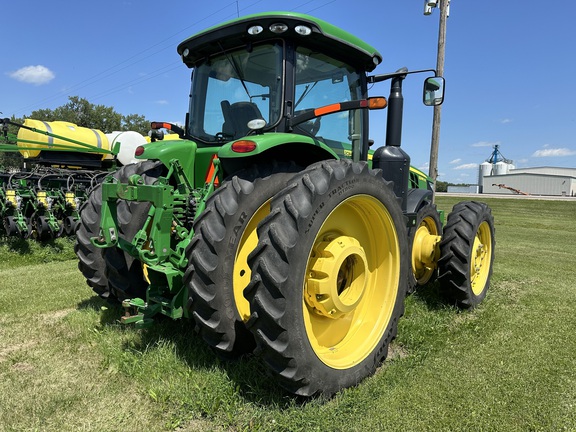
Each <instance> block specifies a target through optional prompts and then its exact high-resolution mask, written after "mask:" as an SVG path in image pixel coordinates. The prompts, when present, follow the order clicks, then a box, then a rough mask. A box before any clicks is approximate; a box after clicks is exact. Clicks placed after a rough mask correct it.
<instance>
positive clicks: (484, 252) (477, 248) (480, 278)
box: [470, 222, 492, 295]
mask: <svg viewBox="0 0 576 432" xmlns="http://www.w3.org/2000/svg"><path fill="white" fill-rule="evenodd" d="M491 263H492V232H491V231H490V225H488V222H482V223H481V224H480V226H479V227H478V231H477V232H476V236H475V237H474V245H473V246H472V256H471V259H470V286H471V287H472V292H473V293H474V295H480V294H481V293H482V291H483V290H484V288H485V287H486V282H487V281H488V276H489V275H490V266H491Z"/></svg>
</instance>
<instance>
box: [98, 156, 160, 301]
mask: <svg viewBox="0 0 576 432" xmlns="http://www.w3.org/2000/svg"><path fill="white" fill-rule="evenodd" d="M163 172H164V165H163V164H162V163H161V162H158V161H143V162H140V163H136V164H130V165H125V166H123V167H122V168H120V169H119V170H118V172H117V173H116V175H115V177H116V178H117V179H118V181H119V182H120V183H127V182H128V179H129V178H130V177H131V176H132V175H134V174H138V175H140V176H142V180H143V181H144V184H154V183H155V182H156V181H157V180H158V177H160V176H161V175H162V173H163ZM149 210H150V203H148V202H138V201H126V200H119V201H118V205H117V216H118V235H119V236H120V237H121V238H123V239H125V240H127V241H132V240H133V238H134V235H135V234H136V233H137V232H138V231H139V230H140V229H141V228H142V226H143V225H144V222H145V221H146V218H147V216H148V211H149ZM104 261H105V263H106V277H107V279H108V285H109V287H110V292H111V294H112V295H113V296H114V297H116V298H117V299H118V300H120V301H122V300H125V299H129V298H135V297H138V298H143V299H144V298H145V297H146V289H147V288H148V282H147V281H146V279H145V277H144V271H143V267H142V262H141V261H140V260H138V259H137V258H134V257H132V256H131V255H130V254H128V253H127V252H126V251H124V250H122V249H120V248H117V247H114V248H107V249H105V250H104Z"/></svg>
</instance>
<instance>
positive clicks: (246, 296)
mask: <svg viewBox="0 0 576 432" xmlns="http://www.w3.org/2000/svg"><path fill="white" fill-rule="evenodd" d="M178 53H179V54H180V55H181V57H182V61H183V62H184V64H186V65H187V66H188V67H190V68H191V69H192V70H193V73H192V89H191V93H190V95H191V96H190V108H189V112H188V114H187V115H186V122H185V126H184V127H183V128H182V127H179V126H176V125H173V124H169V123H153V124H152V142H150V143H149V144H146V145H143V146H140V147H138V148H137V149H136V151H135V157H136V158H137V159H142V162H140V163H136V164H130V165H126V166H124V167H122V168H121V169H119V170H118V171H116V172H115V173H114V174H113V175H110V176H108V177H107V178H106V179H105V180H104V181H103V183H102V184H101V185H99V186H97V187H96V188H95V189H94V190H93V191H92V193H91V194H90V196H89V197H88V199H87V201H86V202H85V203H84V205H83V206H82V207H81V209H80V217H81V222H80V227H79V228H78V231H77V243H76V248H75V249H76V253H77V255H78V258H79V268H80V270H81V271H82V273H83V274H84V276H85V277H86V279H87V282H88V284H89V285H90V286H91V287H92V288H93V289H94V291H95V292H96V293H98V294H99V295H100V296H102V297H104V298H108V299H115V300H119V301H121V302H122V304H123V306H124V307H125V308H126V313H125V316H123V317H122V321H123V322H125V323H133V324H135V325H136V326H138V327H146V326H148V325H150V324H152V322H153V320H154V317H155V316H157V315H159V314H161V315H165V316H168V317H170V318H173V319H178V318H181V317H183V318H193V319H194V321H195V323H196V328H197V329H198V332H199V334H200V335H201V337H202V338H203V339H204V340H205V341H206V342H207V343H208V344H209V345H210V346H211V347H212V348H213V349H214V350H215V351H216V352H217V353H218V354H219V355H220V356H222V357H225V358H234V357H238V356H240V355H242V354H245V353H249V352H252V351H256V352H258V353H259V354H260V356H261V357H262V359H263V361H264V363H265V364H266V365H267V366H268V367H269V370H270V372H271V374H272V375H273V376H275V377H276V378H277V380H278V382H279V384H280V385H281V386H282V387H284V388H285V389H286V390H288V391H289V392H291V393H294V394H297V395H302V396H313V395H318V394H324V395H331V394H333V393H335V392H337V391H339V390H340V389H343V388H346V387H349V386H353V385H356V384H357V383H359V382H360V381H361V380H362V379H364V378H365V377H367V376H369V375H371V374H372V373H374V371H375V370H376V368H377V367H378V366H379V365H380V364H381V363H382V362H383V360H384V359H385V358H386V355H387V352H388V347H389V344H390V342H391V341H392V340H393V339H394V337H395V336H396V332H397V324H398V320H399V318H400V317H401V315H402V314H403V311H404V298H405V295H406V293H407V292H408V291H410V290H412V289H413V288H414V287H415V286H416V285H423V284H426V283H428V282H429V281H431V280H433V279H435V278H436V277H438V279H439V281H440V283H441V285H442V287H443V290H444V292H445V293H446V296H447V298H448V299H449V301H450V302H452V303H454V304H457V305H459V306H461V307H463V308H470V307H474V306H476V305H477V304H478V303H479V302H481V301H482V299H483V298H484V296H485V295H486V291H487V289H488V286H489V282H490V276H491V273H492V262H493V259H494V246H495V241H494V226H493V218H492V215H491V211H490V209H489V208H488V207H487V206H486V205H485V204H482V203H478V202H463V203H460V204H458V205H457V206H455V207H454V210H453V211H452V213H450V215H449V216H448V218H447V223H446V226H445V227H443V226H442V225H443V214H441V213H440V212H438V211H437V209H436V206H435V205H434V203H433V192H432V189H431V182H430V179H428V178H426V176H425V175H424V174H423V173H421V172H419V171H417V170H415V169H411V168H410V158H409V156H408V155H407V154H406V153H405V152H404V151H403V150H402V149H401V147H400V141H401V131H402V110H403V107H402V105H403V96H402V82H403V80H404V79H405V78H406V77H407V76H408V75H409V74H411V73H415V72H409V71H408V70H407V69H401V70H399V71H397V72H394V73H390V74H385V75H369V73H370V72H371V71H373V70H374V68H375V67H376V66H377V65H378V64H379V63H380V62H381V60H382V57H381V55H380V53H379V52H378V51H377V50H375V49H374V48H373V47H372V46H370V45H368V44H367V43H365V42H363V41H361V40H360V39H358V38H356V37H354V36H353V35H351V34H349V33H347V32H345V31H343V30H341V29H339V28H337V27H335V26H333V25H331V24H329V23H327V22H324V21H321V20H318V19H315V18H313V17H310V16H307V15H302V14H298V13H291V12H272V13H263V14H255V15H250V16H246V17H242V18H238V19H235V20H232V21H229V22H226V23H224V24H221V25H218V26H215V27H212V28H209V29H207V30H205V31H203V32H200V33H198V34H196V35H194V36H192V37H190V38H189V39H187V40H185V41H184V42H182V43H181V44H180V45H179V46H178ZM416 72H428V74H429V75H431V72H434V71H433V70H429V71H416ZM385 80H388V81H390V83H391V92H390V96H389V97H388V99H386V98H383V97H368V87H369V86H370V85H372V84H375V83H378V82H381V81H385ZM443 87H444V81H443V78H442V77H436V76H431V77H429V78H427V79H426V80H425V83H424V97H423V99H424V103H425V104H427V105H437V104H440V103H442V101H443V96H444V92H443ZM386 106H387V107H388V119H387V130H386V145H385V146H381V147H379V148H377V149H375V150H372V149H371V146H372V145H373V142H372V141H371V140H370V139H369V125H368V114H369V110H372V109H382V108H384V107H386ZM167 130H169V131H171V132H172V133H176V134H178V136H179V138H180V139H178V140H167V139H162V138H163V135H164V133H165V132H166V131H167ZM169 136H170V135H169ZM172 136H173V135H172Z"/></svg>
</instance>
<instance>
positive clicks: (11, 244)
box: [0, 236, 31, 255]
mask: <svg viewBox="0 0 576 432" xmlns="http://www.w3.org/2000/svg"><path fill="white" fill-rule="evenodd" d="M0 244H1V245H4V246H6V247H7V248H8V250H9V251H10V252H14V253H17V254H19V255H26V254H29V253H30V251H31V249H30V243H29V242H28V240H26V239H22V238H20V237H5V236H3V237H2V238H1V240H0Z"/></svg>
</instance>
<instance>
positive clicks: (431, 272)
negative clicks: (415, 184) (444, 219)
mask: <svg viewBox="0 0 576 432" xmlns="http://www.w3.org/2000/svg"><path fill="white" fill-rule="evenodd" d="M441 236H442V223H441V222H440V215H439V214H438V210H437V209H436V205H435V204H431V203H426V204H425V205H424V206H422V207H421V208H420V209H419V210H418V213H417V214H416V225H415V226H414V227H412V228H410V229H409V232H408V239H409V240H408V241H409V242H410V251H411V254H410V255H411V260H412V276H411V278H410V283H409V287H408V294H411V293H413V292H414V290H415V289H416V288H417V287H418V286H424V285H426V284H427V283H430V282H433V281H434V280H435V279H436V277H437V274H438V267H437V265H438V259H439V258H440V256H439V253H438V251H439V248H438V241H439V238H440V237H441Z"/></svg>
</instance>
